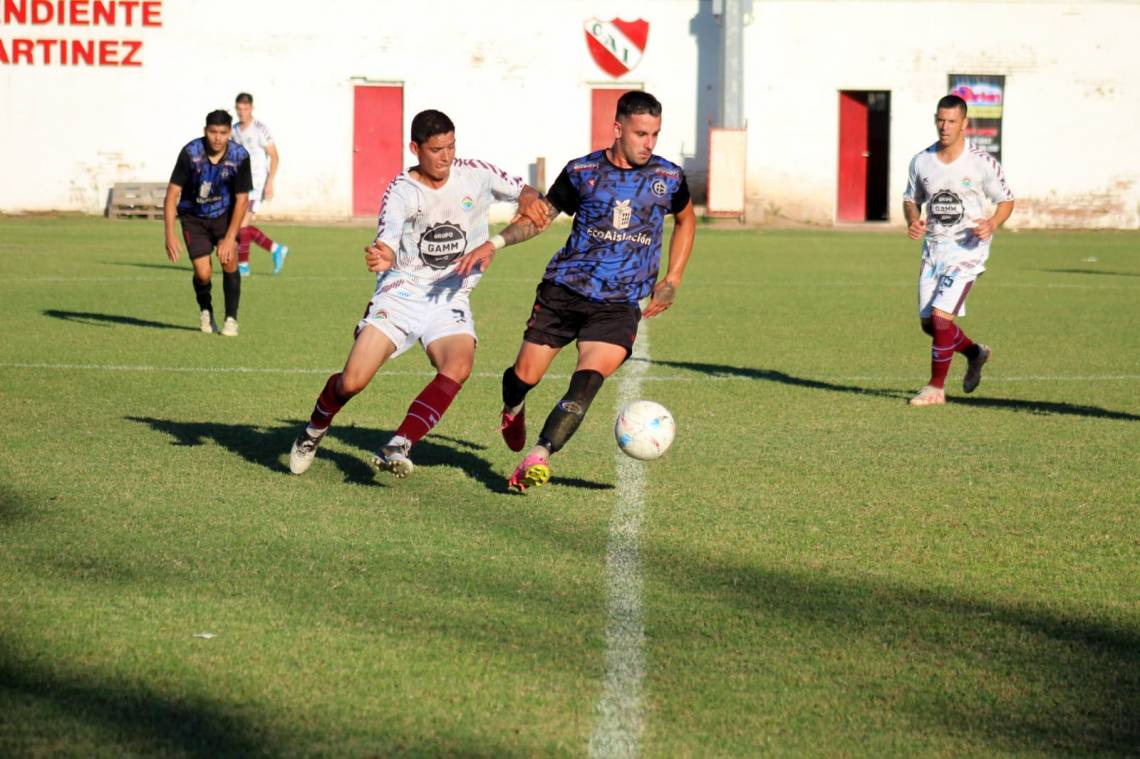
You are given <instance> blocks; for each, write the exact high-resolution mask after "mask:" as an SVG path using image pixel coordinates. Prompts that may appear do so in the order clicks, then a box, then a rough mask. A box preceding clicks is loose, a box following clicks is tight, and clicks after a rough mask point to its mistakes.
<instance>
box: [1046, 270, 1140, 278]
mask: <svg viewBox="0 0 1140 759" xmlns="http://www.w3.org/2000/svg"><path fill="white" fill-rule="evenodd" d="M1033 271H1043V272H1048V273H1049V274H1098V275H1102V276H1105V277H1140V273H1138V272H1134V271H1105V270H1104V269H1034V270H1033Z"/></svg>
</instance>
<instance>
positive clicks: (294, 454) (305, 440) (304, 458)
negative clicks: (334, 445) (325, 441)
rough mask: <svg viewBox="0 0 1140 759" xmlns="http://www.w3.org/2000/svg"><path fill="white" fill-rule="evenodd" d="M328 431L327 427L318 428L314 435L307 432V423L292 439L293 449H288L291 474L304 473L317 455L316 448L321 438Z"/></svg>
mask: <svg viewBox="0 0 1140 759" xmlns="http://www.w3.org/2000/svg"><path fill="white" fill-rule="evenodd" d="M328 431H329V428H328V427H325V428H324V429H323V430H318V431H317V434H316V435H310V434H309V427H308V425H306V426H305V428H304V429H303V430H301V434H300V435H298V436H297V439H296V440H294V441H293V450H291V451H289V471H290V472H292V473H293V474H304V473H305V470H306V469H308V468H309V465H310V464H312V463H313V459H314V458H316V456H317V448H318V446H320V444H321V439H322V438H324V436H325V433H326V432H328Z"/></svg>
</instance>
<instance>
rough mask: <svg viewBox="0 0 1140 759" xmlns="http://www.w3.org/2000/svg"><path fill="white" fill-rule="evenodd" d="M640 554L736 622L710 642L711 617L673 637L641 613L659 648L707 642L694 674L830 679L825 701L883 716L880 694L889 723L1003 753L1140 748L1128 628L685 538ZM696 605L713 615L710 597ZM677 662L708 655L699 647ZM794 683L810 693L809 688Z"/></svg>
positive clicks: (1133, 642) (1134, 633) (668, 608)
mask: <svg viewBox="0 0 1140 759" xmlns="http://www.w3.org/2000/svg"><path fill="white" fill-rule="evenodd" d="M645 555H646V566H647V572H648V574H650V576H652V575H653V574H656V573H660V575H667V576H671V579H672V584H671V586H672V588H673V590H674V591H675V592H676V593H677V595H678V597H680V598H686V599H692V598H698V599H699V598H715V599H718V601H719V602H720V603H722V604H724V605H726V606H728V607H730V608H732V609H733V612H732V617H733V618H734V619H733V622H732V626H733V629H742V631H743V634H741V635H739V636H738V637H737V639H736V641H735V642H733V641H726V640H724V639H722V638H718V640H719V641H720V646H719V649H718V650H716V651H712V650H709V649H708V644H709V642H710V641H709V639H708V637H707V635H708V631H707V629H704V630H703V631H702V625H701V624H696V625H694V624H693V620H692V619H689V620H687V621H686V620H678V623H677V624H675V625H673V634H672V635H670V632H671V631H670V630H668V629H667V628H666V627H664V626H660V625H658V626H655V625H654V624H653V621H652V619H650V620H649V622H650V628H651V632H652V637H653V639H654V640H655V641H657V646H658V647H659V648H662V649H664V647H665V646H666V645H669V646H670V647H671V648H672V650H675V651H679V652H687V653H694V652H695V651H697V650H698V647H699V646H700V645H702V643H703V645H704V646H705V653H704V654H703V656H707V657H708V658H709V659H710V660H711V661H712V662H714V664H713V666H712V668H711V671H708V672H705V673H701V674H698V675H697V676H698V677H707V678H718V677H720V676H721V675H723V676H724V678H725V680H726V681H728V680H731V679H732V678H734V677H736V676H737V675H738V672H737V671H735V670H734V671H731V672H723V673H719V672H717V671H716V667H717V666H721V665H719V664H716V662H727V663H731V665H729V664H726V665H724V666H736V667H741V666H744V669H742V670H741V671H752V672H756V673H757V674H756V675H755V676H754V678H753V682H754V687H756V688H758V689H762V688H773V687H784V686H783V685H782V680H783V679H784V678H791V679H793V680H797V681H800V682H809V683H810V682H830V683H831V685H830V686H829V688H828V690H827V692H826V693H825V694H824V695H822V696H820V697H821V698H823V699H825V700H826V701H827V705H828V707H829V708H830V706H831V705H832V701H833V700H834V699H843V700H847V701H850V704H849V705H848V706H845V707H844V708H845V709H848V710H851V711H850V713H855V712H857V711H858V710H860V709H866V710H869V711H870V712H871V713H872V714H871V718H872V719H879V718H878V717H875V716H874V713H876V712H880V713H881V710H882V709H883V708H884V706H886V708H888V709H889V710H890V712H891V713H892V714H893V715H894V716H893V717H891V718H890V721H891V722H893V723H895V726H896V729H902V730H904V731H905V730H913V729H914V727H913V726H918V729H919V732H926V731H927V728H926V727H925V726H934V727H936V728H937V729H939V730H941V731H942V732H943V734H945V735H947V736H950V737H953V738H956V739H959V740H960V739H961V738H962V737H963V736H966V737H968V738H969V739H970V743H967V744H965V745H974V746H977V745H979V742H980V745H986V746H989V747H991V748H992V749H994V750H999V751H1012V752H1015V753H1020V752H1024V751H1028V752H1030V753H1036V752H1041V753H1044V754H1061V755H1072V754H1076V755H1086V754H1112V755H1135V750H1136V747H1137V746H1140V721H1137V720H1136V715H1137V714H1140V667H1137V662H1140V630H1137V629H1136V628H1135V627H1128V626H1126V625H1123V624H1114V623H1113V622H1110V621H1102V620H1095V619H1088V618H1082V617H1080V616H1077V615H1075V614H1072V613H1066V612H1060V611H1054V610H1049V609H1042V608H1040V607H1035V606H1034V605H1033V604H1031V603H1025V604H1024V605H1019V604H1017V603H1003V602H997V601H990V600H985V599H973V598H968V597H963V596H961V595H959V594H957V593H956V592H954V591H949V592H947V591H939V590H934V589H924V588H909V587H905V586H900V585H898V584H894V583H890V582H885V581H883V580H881V579H878V578H870V577H866V578H864V577H860V578H852V579H848V578H838V577H834V576H832V577H828V576H826V575H820V574H818V573H807V572H796V571H788V570H783V569H767V568H761V567H756V566H753V565H732V564H730V563H726V562H716V561H715V560H713V561H710V560H709V558H708V557H707V556H694V555H690V554H689V553H688V552H687V551H685V550H679V551H672V550H664V551H661V552H660V553H655V552H654V551H653V549H652V548H650V549H648V550H647V551H646V552H645ZM673 608H674V607H673V606H672V605H668V604H666V605H665V609H664V610H663V613H662V616H664V617H666V618H670V617H673V616H674V612H673ZM694 613H695V614H696V615H697V616H699V617H701V618H704V619H706V620H711V622H710V623H711V624H714V625H715V624H716V622H715V619H716V612H715V609H714V610H706V611H705V612H704V613H702V612H700V610H699V609H698V610H697V611H696V612H694ZM741 615H743V618H741ZM651 616H652V615H651ZM745 620H747V621H745ZM655 627H656V629H654V628H655ZM749 627H751V628H752V629H751V631H749V630H748V628H749ZM690 628H691V629H690ZM670 637H671V638H673V640H671V641H668V640H666V639H667V638H670ZM757 641H762V643H760V644H759V646H758V648H759V649H760V650H758V651H757V650H753V649H752V647H754V646H757ZM741 658H744V659H749V658H751V659H754V660H755V662H757V663H758V665H757V667H754V668H751V669H750V668H748V667H747V666H745V665H742V663H741V661H740V660H741ZM682 659H684V656H682ZM684 661H685V662H686V664H684V665H683V666H691V667H694V668H697V669H700V668H702V667H704V666H705V663H704V662H703V661H702V660H701V658H700V657H698V658H690V659H684ZM797 662H798V663H797ZM673 676H674V677H676V678H678V679H680V678H683V677H684V673H673ZM765 678H771V679H772V680H773V681H772V682H765ZM698 692H699V688H698ZM839 693H846V694H848V695H846V696H839V695H835V694H839ZM800 695H801V696H803V697H804V698H811V697H812V696H811V689H810V688H808V689H806V690H805V691H804V692H802V693H801V694H800ZM698 703H699V701H698ZM821 708H822V707H821ZM705 716H714V715H705ZM915 718H917V720H916V719H915ZM694 719H696V720H698V721H699V720H700V719H701V715H695V716H694ZM714 729H715V728H714ZM958 745H959V746H961V745H962V744H958Z"/></svg>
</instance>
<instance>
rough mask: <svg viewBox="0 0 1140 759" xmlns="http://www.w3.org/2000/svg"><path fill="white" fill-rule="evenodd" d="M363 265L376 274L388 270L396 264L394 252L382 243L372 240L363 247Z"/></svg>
mask: <svg viewBox="0 0 1140 759" xmlns="http://www.w3.org/2000/svg"><path fill="white" fill-rule="evenodd" d="M364 265H365V266H366V267H368V271H370V272H374V273H376V274H379V273H380V272H384V271H388V270H389V269H391V268H392V267H393V266H395V265H396V254H395V252H394V251H393V250H392V249H391V248H389V247H388V246H387V245H385V244H384V243H382V242H380V241H379V240H374V241H373V242H372V244H371V245H368V246H367V247H365V248H364Z"/></svg>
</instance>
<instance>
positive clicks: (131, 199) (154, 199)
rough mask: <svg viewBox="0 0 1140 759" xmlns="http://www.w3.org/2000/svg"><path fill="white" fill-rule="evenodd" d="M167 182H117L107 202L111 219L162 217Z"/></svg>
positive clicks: (108, 215)
mask: <svg viewBox="0 0 1140 759" xmlns="http://www.w3.org/2000/svg"><path fill="white" fill-rule="evenodd" d="M165 199H166V182H116V183H115V186H114V187H112V188H111V200H110V202H109V203H108V204H107V218H109V219H161V218H162V204H163V201H164V200H165Z"/></svg>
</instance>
